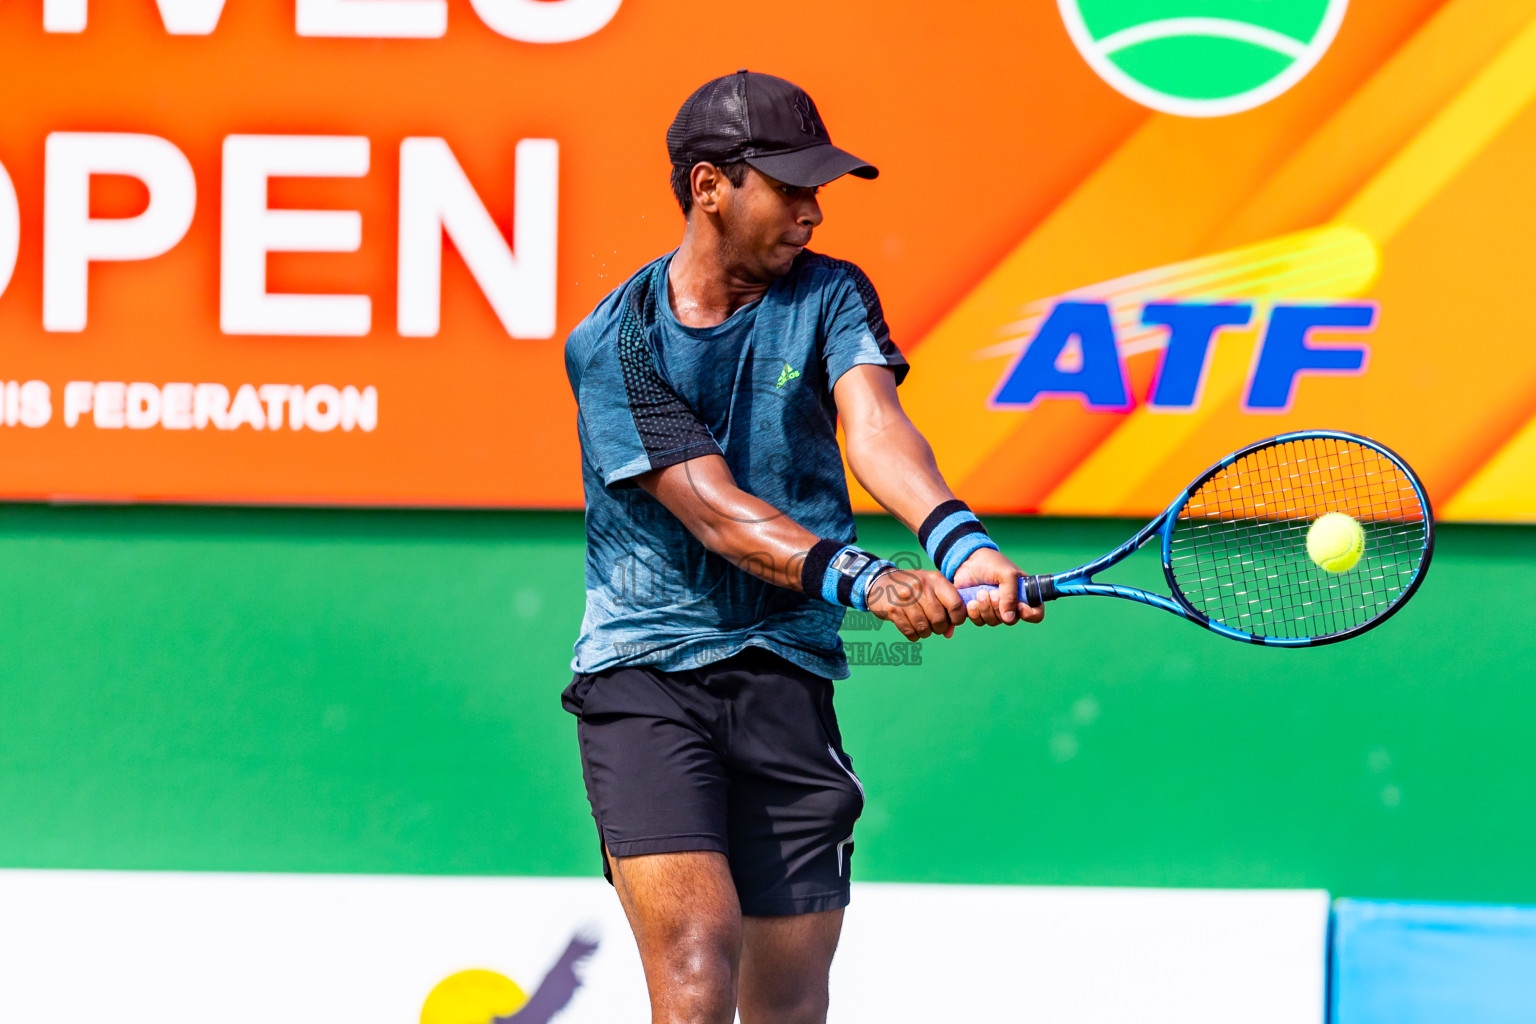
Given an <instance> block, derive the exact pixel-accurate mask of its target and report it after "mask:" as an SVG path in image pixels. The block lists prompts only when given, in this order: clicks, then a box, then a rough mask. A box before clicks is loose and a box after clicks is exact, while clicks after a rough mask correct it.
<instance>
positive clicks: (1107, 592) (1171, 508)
mask: <svg viewBox="0 0 1536 1024" xmlns="http://www.w3.org/2000/svg"><path fill="white" fill-rule="evenodd" d="M1322 440H1333V441H1344V442H1348V443H1350V444H1357V445H1360V446H1361V447H1363V448H1369V449H1371V450H1372V451H1374V452H1376V453H1378V454H1379V455H1382V456H1384V457H1385V458H1387V459H1388V460H1389V461H1390V462H1392V463H1393V464H1394V465H1395V466H1397V468H1398V469H1400V470H1402V472H1403V475H1404V476H1405V477H1406V478H1407V479H1408V482H1409V483H1410V484H1412V485H1413V489H1414V493H1415V494H1416V495H1417V496H1418V499H1419V503H1420V504H1421V505H1422V506H1423V508H1424V526H1425V534H1426V536H1425V542H1424V557H1423V558H1422V559H1420V561H1419V566H1418V571H1417V572H1415V573H1414V576H1413V579H1412V580H1410V581H1409V583H1408V586H1407V587H1405V588H1404V589H1403V593H1402V594H1401V595H1400V596H1399V597H1398V599H1397V600H1396V601H1394V602H1392V604H1391V605H1390V606H1389V607H1388V608H1387V610H1386V611H1384V612H1382V613H1381V614H1380V615H1377V616H1376V617H1375V618H1372V619H1369V620H1367V621H1366V622H1362V623H1361V624H1360V625H1358V626H1353V627H1351V628H1350V629H1346V630H1341V631H1340V632H1337V633H1329V634H1326V635H1324V636H1315V637H1314V636H1304V637H1277V636H1254V635H1253V634H1251V633H1245V632H1243V631H1242V630H1240V629H1234V628H1232V627H1231V626H1228V625H1225V624H1224V623H1220V622H1214V621H1212V620H1211V618H1210V616H1208V615H1206V614H1205V613H1204V612H1202V611H1200V610H1199V609H1197V608H1196V607H1195V606H1194V605H1192V604H1190V603H1189V600H1188V599H1187V598H1186V597H1185V596H1184V592H1183V591H1182V590H1180V589H1179V585H1178V582H1177V581H1176V580H1175V578H1174V575H1173V531H1174V528H1175V527H1176V526H1177V525H1178V521H1179V513H1180V512H1181V511H1183V509H1184V505H1185V503H1186V502H1188V501H1189V499H1190V498H1191V497H1192V496H1193V495H1194V494H1195V493H1196V492H1197V491H1199V490H1200V488H1202V487H1204V486H1205V484H1206V483H1207V482H1208V481H1209V480H1210V479H1211V478H1212V477H1214V476H1215V475H1216V474H1217V473H1220V472H1221V471H1222V470H1224V469H1226V468H1227V467H1228V466H1231V465H1232V464H1233V463H1235V462H1237V461H1238V460H1239V459H1242V458H1246V457H1247V456H1249V455H1252V454H1253V453H1254V452H1257V451H1262V450H1263V449H1265V448H1272V447H1274V446H1276V445H1280V444H1285V443H1288V442H1292V441H1322ZM1159 535H1160V536H1161V544H1160V547H1161V554H1162V562H1163V576H1164V578H1165V579H1166V580H1167V581H1168V588H1169V589H1170V590H1171V591H1173V597H1171V598H1170V597H1165V596H1164V595H1162V594H1154V593H1152V592H1150V591H1146V590H1139V589H1137V588H1136V587H1127V586H1123V585H1121V584H1118V583H1096V582H1094V580H1093V577H1094V576H1095V575H1097V574H1098V573H1100V572H1103V571H1104V570H1105V569H1108V568H1109V567H1110V566H1112V565H1115V564H1116V563H1118V562H1120V561H1122V560H1124V559H1125V558H1126V557H1128V556H1129V555H1130V554H1132V553H1133V552H1135V551H1137V550H1139V549H1140V548H1141V547H1142V546H1143V545H1145V544H1146V543H1147V542H1148V541H1149V540H1151V539H1152V538H1153V537H1157V536H1159ZM1434 550H1435V517H1434V512H1433V510H1432V509H1431V508H1430V504H1429V495H1427V494H1426V493H1425V492H1424V485H1423V484H1422V483H1421V482H1420V481H1419V478H1418V476H1417V475H1416V474H1415V473H1414V472H1413V470H1412V469H1410V468H1409V467H1408V464H1407V463H1406V462H1404V461H1403V459H1402V457H1401V456H1399V455H1398V454H1397V453H1396V452H1394V451H1392V449H1390V448H1388V447H1387V446H1386V445H1383V444H1380V443H1378V442H1376V441H1372V440H1371V439H1370V438H1368V437H1361V436H1360V435H1358V434H1349V433H1345V432H1344V431H1340V430H1297V431H1293V432H1291V433H1288V434H1277V435H1276V436H1274V437H1268V438H1265V439H1264V440H1262V441H1255V442H1254V443H1253V444H1250V445H1248V446H1247V447H1246V448H1241V449H1239V450H1238V451H1235V452H1233V453H1232V454H1231V455H1228V456H1227V457H1226V458H1224V459H1222V460H1221V461H1219V462H1217V463H1215V464H1214V465H1212V466H1211V467H1210V468H1209V469H1207V470H1206V471H1205V472H1203V473H1201V474H1200V475H1199V477H1197V478H1196V479H1195V481H1194V483H1192V484H1190V485H1189V486H1188V487H1186V488H1184V490H1183V491H1182V492H1180V494H1179V496H1178V497H1177V498H1175V499H1174V500H1173V501H1172V502H1170V503H1169V505H1168V507H1167V508H1166V509H1164V510H1163V512H1162V513H1161V514H1160V515H1159V516H1157V518H1155V519H1153V520H1152V521H1151V522H1150V523H1148V524H1147V525H1146V526H1143V527H1142V528H1141V529H1140V530H1138V531H1137V532H1136V535H1135V536H1134V537H1132V538H1131V539H1130V540H1128V541H1126V542H1125V543H1124V544H1121V545H1120V546H1119V547H1117V548H1115V549H1114V550H1113V551H1111V552H1109V553H1108V554H1106V555H1104V556H1103V557H1102V558H1096V559H1094V560H1093V561H1092V562H1089V563H1087V564H1086V565H1082V566H1079V567H1078V568H1076V569H1068V570H1067V571H1066V572H1058V573H1054V574H1050V575H1045V576H1027V577H1025V578H1024V579H1023V580H1022V581H1021V582H1020V590H1021V593H1022V595H1023V597H1024V599H1025V601H1026V602H1027V603H1029V604H1031V605H1036V606H1038V605H1039V604H1040V603H1041V602H1042V601H1052V600H1055V599H1056V598H1059V597H1081V596H1084V595H1091V596H1094V597H1118V598H1121V599H1123V600H1127V601H1136V602H1139V603H1141V604H1149V605H1152V606H1153V607H1154V608H1161V609H1163V610H1164V611H1167V612H1172V613H1173V614H1175V615H1178V616H1180V617H1181V618H1185V619H1188V620H1189V621H1190V622H1193V623H1194V624H1195V625H1197V626H1204V627H1205V628H1206V629H1208V630H1210V631H1211V632H1213V633H1217V634H1219V635H1221V636H1224V637H1227V638H1229V639H1231V640H1239V641H1243V642H1246V643H1251V644H1259V645H1262V646H1265V647H1321V646H1323V645H1325V644H1333V643H1338V642H1339V641H1340V640H1348V639H1349V638H1350V637H1354V636H1359V635H1360V634H1361V633H1364V632H1365V631H1366V630H1368V629H1373V628H1375V627H1376V626H1379V625H1381V624H1382V623H1383V622H1385V621H1387V620H1388V619H1389V618H1391V617H1392V616H1393V615H1394V614H1396V612H1397V610H1398V609H1399V608H1401V607H1402V606H1403V605H1405V604H1407V603H1408V599H1409V598H1411V597H1412V596H1413V594H1414V592H1415V591H1416V590H1418V589H1419V584H1421V583H1423V582H1424V576H1425V574H1426V573H1427V572H1428V571H1429V562H1430V557H1431V556H1432V555H1433V554H1434Z"/></svg>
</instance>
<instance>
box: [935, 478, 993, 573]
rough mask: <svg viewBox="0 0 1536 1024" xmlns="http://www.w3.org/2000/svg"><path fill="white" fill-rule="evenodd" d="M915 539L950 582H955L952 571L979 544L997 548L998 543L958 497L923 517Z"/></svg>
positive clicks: (974, 550) (982, 546) (957, 569)
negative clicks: (988, 534)
mask: <svg viewBox="0 0 1536 1024" xmlns="http://www.w3.org/2000/svg"><path fill="white" fill-rule="evenodd" d="M917 541H918V543H919V544H921V545H922V546H923V550H924V551H926V552H928V557H929V558H931V559H933V564H934V566H935V567H936V568H937V569H938V570H939V572H941V573H943V574H944V578H945V579H947V580H949V582H951V583H953V582H955V573H957V572H959V571H960V567H961V566H962V565H964V564H965V560H966V559H967V558H970V557H971V556H972V555H974V554H975V553H976V552H978V551H980V550H981V549H982V548H991V549H992V550H993V551H996V550H998V547H997V543H996V542H995V541H994V540H993V539H992V538H991V537H988V536H987V528H986V527H985V526H982V525H981V520H980V519H977V518H976V513H974V512H972V511H971V509H970V506H969V505H967V504H966V503H965V502H963V501H961V500H959V499H958V498H956V499H954V500H952V501H946V502H944V503H943V504H942V505H940V506H939V507H938V508H936V509H934V510H933V511H932V512H930V513H928V518H927V519H924V520H923V525H922V528H921V529H919V530H918V531H917Z"/></svg>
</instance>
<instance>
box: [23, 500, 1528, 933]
mask: <svg viewBox="0 0 1536 1024" xmlns="http://www.w3.org/2000/svg"><path fill="white" fill-rule="evenodd" d="M992 524H993V529H994V533H995V534H997V535H998V536H999V538H1000V539H1001V540H1002V542H1003V546H1004V548H1005V550H1007V551H1009V552H1010V553H1011V554H1013V555H1014V556H1015V557H1016V558H1017V559H1018V560H1019V561H1020V562H1021V563H1023V564H1025V565H1026V566H1027V567H1033V568H1037V569H1042V570H1046V569H1060V568H1065V567H1067V566H1070V565H1073V564H1077V563H1078V562H1080V561H1082V560H1084V559H1086V558H1088V557H1090V556H1093V555H1097V554H1099V553H1101V552H1102V551H1103V550H1105V549H1107V548H1108V547H1109V546H1111V545H1112V544H1114V543H1115V542H1117V541H1119V540H1121V539H1123V537H1124V536H1125V535H1126V534H1127V533H1128V531H1129V530H1130V529H1131V528H1132V527H1133V526H1134V524H1131V523H1125V522H1102V521H1074V520H1031V519H1016V520H1002V519H999V520H995V521H992ZM861 530H862V537H863V539H864V542H865V543H866V544H867V545H868V546H870V547H872V548H875V549H877V550H880V551H882V552H885V553H891V552H893V551H895V550H898V549H906V550H910V549H912V548H913V547H915V544H914V542H913V540H912V538H911V537H910V536H909V535H907V534H905V533H904V532H902V531H901V530H900V529H899V528H897V527H895V525H894V524H892V523H890V522H889V521H886V520H879V519H871V520H866V521H864V522H863V523H862V525H861ZM581 557H582V537H581V519H580V517H579V515H576V514H569V513H456V512H342V511H295V510H242V509H206V508H202V509H199V508H146V507H132V508H101V507H74V508H70V507H43V506H0V865H3V866H9V867H55V868H66V867H68V868H87V867H89V868H153V869H208V870H263V871H347V872H351V871H362V872H425V873H474V874H482V873H483V874H504V873H507V874H554V875H565V874H592V873H593V872H594V870H595V867H596V862H595V853H594V850H595V838H594V833H593V830H592V826H591V821H590V818H589V817H588V815H587V810H586V805H585V800H584V798H583V795H582V792H581V785H580V777H579V771H578V765H577V761H576V752H575V743H574V738H573V727H572V722H571V720H570V719H569V717H568V716H566V715H565V714H564V712H562V711H561V710H560V708H559V704H558V699H557V698H558V694H559V691H560V689H561V688H562V687H563V686H564V684H565V683H566V682H567V681H568V680H569V670H568V668H567V663H568V661H569V656H570V644H571V641H572V639H573V638H574V634H575V630H576V627H577V623H578V621H579V618H580V614H581V601H582V592H581V582H580V580H581ZM1120 578H1122V579H1126V580H1129V581H1131V582H1136V581H1137V580H1142V581H1150V580H1155V579H1157V572H1156V565H1155V559H1153V558H1152V556H1147V561H1146V562H1145V563H1144V564H1142V565H1139V566H1137V567H1136V568H1133V569H1128V570H1127V571H1126V572H1125V573H1123V574H1121V577H1120ZM845 637H846V638H847V639H849V640H878V641H882V642H884V641H894V640H897V639H898V636H897V634H896V633H895V631H894V629H893V628H892V627H890V626H886V627H885V628H884V629H883V630H881V631H878V632H868V631H865V632H854V631H849V632H846V633H845ZM1533 682H1536V531H1531V530H1527V529H1518V528H1495V527H1446V528H1444V529H1443V531H1442V533H1441V535H1440V544H1439V549H1438V551H1437V553H1436V559H1435V565H1434V567H1433V569H1432V571H1431V572H1430V575H1429V579H1428V581H1427V582H1426V584H1425V586H1424V588H1423V589H1422V590H1421V592H1420V594H1419V596H1418V597H1417V598H1416V599H1415V601H1414V602H1413V604H1412V605H1410V606H1409V607H1408V608H1407V609H1406V610H1405V611H1404V612H1403V613H1402V614H1401V615H1399V616H1398V617H1397V618H1396V619H1394V620H1393V621H1392V622H1390V623H1389V624H1387V625H1386V626H1385V627H1383V628H1382V629H1380V630H1377V631H1375V632H1373V633H1371V634H1368V635H1367V636H1365V637H1363V638H1361V639H1358V640H1355V641H1352V642H1350V643H1347V644H1341V645H1338V646H1334V647H1330V648H1325V649H1321V650H1315V651H1270V650H1263V649H1256V648H1252V647H1248V646H1244V645H1240V644H1234V643H1231V642H1229V641H1225V640H1221V639H1218V638H1216V637H1215V636H1212V635H1210V634H1207V633H1205V632H1203V631H1201V630H1198V629H1194V628H1192V627H1190V626H1188V625H1186V624H1184V623H1181V622H1179V621H1177V620H1175V619H1173V618H1172V617H1171V616H1167V615H1164V614H1162V613H1159V612H1156V611H1154V610H1152V609H1148V608H1144V607H1140V606H1136V605H1131V604H1126V603H1120V602H1109V601H1088V600H1078V601H1065V602H1059V603H1057V604H1054V605H1052V606H1051V608H1050V611H1049V615H1048V618H1047V621H1046V623H1045V624H1044V625H1043V626H1040V627H1036V628H1027V627H1018V628H1016V629H1012V630H1001V629H999V630H990V631H986V632H982V631H976V630H972V629H970V628H968V627H967V628H963V629H962V630H961V632H960V633H959V634H957V636H956V637H955V638H954V639H953V640H950V641H944V640H932V641H928V642H925V643H924V645H923V648H922V663H921V665H899V666H891V667H868V668H860V669H855V674H854V677H853V679H851V680H849V681H848V682H846V683H843V684H841V685H840V687H839V697H838V699H839V711H840V715H841V718H842V723H843V729H844V732H845V735H846V737H847V745H848V748H849V750H850V751H851V753H852V754H853V756H854V758H855V761H856V764H857V766H858V768H859V771H860V774H861V775H862V776H863V778H864V780H865V783H866V785H867V786H868V789H869V794H870V805H869V809H868V811H867V812H866V814H865V817H864V819H863V821H862V822H861V823H860V826H859V832H858V840H859V841H858V859H857V860H856V862H855V863H856V864H857V865H858V868H857V870H858V875H859V876H860V877H863V878H866V879H883V880H901V881H932V882H982V883H1035V884H1087V885H1173V886H1322V887H1326V888H1329V889H1331V890H1333V891H1334V892H1335V893H1336V894H1339V895H1352V896H1383V897H1404V898H1416V899H1464V900H1479V901H1519V902H1528V903H1536V872H1533V871H1532V870H1531V863H1532V859H1531V851H1532V849H1533V848H1536V742H1533V739H1536V687H1533V685H1532V684H1533Z"/></svg>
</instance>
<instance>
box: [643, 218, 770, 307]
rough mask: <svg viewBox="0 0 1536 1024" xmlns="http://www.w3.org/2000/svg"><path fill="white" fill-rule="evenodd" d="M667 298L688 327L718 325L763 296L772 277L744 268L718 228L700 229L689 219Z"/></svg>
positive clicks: (670, 274)
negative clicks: (765, 278)
mask: <svg viewBox="0 0 1536 1024" xmlns="http://www.w3.org/2000/svg"><path fill="white" fill-rule="evenodd" d="M667 283H668V284H669V285H670V287H669V288H668V299H669V301H670V302H671V303H672V312H673V313H675V314H676V315H677V320H678V323H681V324H683V325H684V326H686V327H715V326H717V325H719V324H723V323H725V321H726V320H728V319H730V316H731V314H732V313H734V312H736V311H737V310H738V309H740V308H741V307H742V306H745V305H746V304H747V303H749V302H756V301H757V300H758V299H760V298H762V297H763V295H765V294H766V293H767V291H768V289H769V287H771V286H772V283H773V282H771V281H763V280H757V279H754V278H751V277H749V276H747V275H746V274H745V273H743V272H742V270H741V268H740V266H739V263H738V262H737V261H736V260H733V259H732V258H731V255H730V253H729V252H728V251H727V247H726V246H725V245H724V244H723V239H722V238H721V237H720V235H719V233H718V232H714V231H709V230H707V229H697V228H696V226H695V224H694V223H692V222H690V223H689V225H688V229H687V230H686V231H684V232H683V242H682V244H681V245H680V246H678V248H677V255H675V256H673V257H672V264H671V266H670V267H669V268H668V271H667Z"/></svg>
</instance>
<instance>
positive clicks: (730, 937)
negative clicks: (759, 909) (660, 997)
mask: <svg viewBox="0 0 1536 1024" xmlns="http://www.w3.org/2000/svg"><path fill="white" fill-rule="evenodd" d="M661 959H662V964H661V965H659V966H661V967H662V971H663V978H661V979H658V980H660V981H662V983H663V984H662V988H664V989H665V992H666V998H665V1000H664V1001H665V1002H666V1003H667V1004H668V1005H669V1006H670V1008H671V1010H672V1013H671V1015H670V1016H668V1017H667V1018H666V1019H667V1020H668V1021H670V1022H675V1024H685V1022H686V1024H694V1022H698V1024H713V1022H715V1021H717V1020H719V1021H723V1022H726V1024H728V1022H729V1021H730V1020H731V1017H732V1008H733V1007H734V1006H735V1004H736V972H737V965H738V963H739V961H740V937H739V935H736V934H735V933H734V932H732V931H731V930H730V929H728V928H724V927H710V926H709V925H708V924H706V923H700V924H699V925H698V926H696V927H691V928H688V929H686V930H684V931H681V932H679V933H678V934H676V935H675V936H673V937H672V940H671V941H670V942H669V943H668V948H667V949H666V951H665V953H664V954H663V957H662V958H661Z"/></svg>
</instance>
